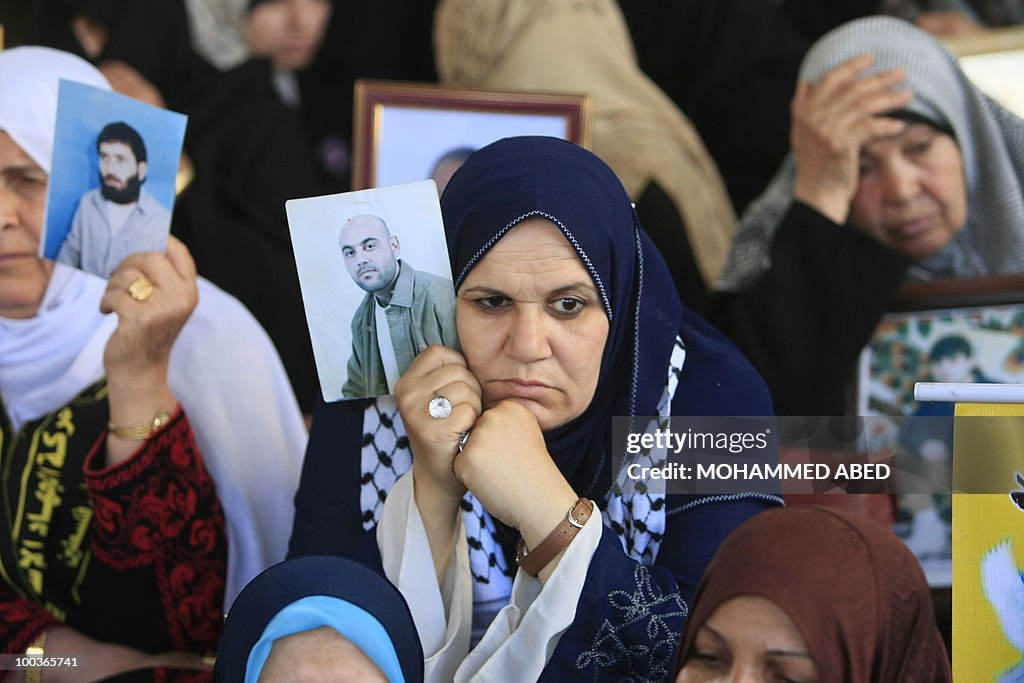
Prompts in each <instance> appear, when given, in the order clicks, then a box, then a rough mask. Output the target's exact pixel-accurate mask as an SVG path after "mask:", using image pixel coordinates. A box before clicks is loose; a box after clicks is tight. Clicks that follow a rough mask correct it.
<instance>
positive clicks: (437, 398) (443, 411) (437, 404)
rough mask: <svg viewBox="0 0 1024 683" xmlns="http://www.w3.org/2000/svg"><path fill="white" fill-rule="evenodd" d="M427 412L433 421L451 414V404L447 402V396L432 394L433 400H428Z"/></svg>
mask: <svg viewBox="0 0 1024 683" xmlns="http://www.w3.org/2000/svg"><path fill="white" fill-rule="evenodd" d="M427 411H428V412H429V413H430V417H432V418H434V419H435V420H443V419H445V418H446V417H448V416H449V415H451V414H452V402H451V401H449V400H448V397H447V396H442V395H441V394H434V398H432V399H430V403H428V404H427Z"/></svg>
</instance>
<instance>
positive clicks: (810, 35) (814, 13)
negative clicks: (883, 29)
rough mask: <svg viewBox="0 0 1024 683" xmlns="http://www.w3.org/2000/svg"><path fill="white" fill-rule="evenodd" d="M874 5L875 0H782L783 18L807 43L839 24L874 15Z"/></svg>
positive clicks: (875, 6) (877, 4)
mask: <svg viewBox="0 0 1024 683" xmlns="http://www.w3.org/2000/svg"><path fill="white" fill-rule="evenodd" d="M878 6H879V0H828V1H827V2H823V1H822V0H782V9H783V11H784V12H785V15H786V18H788V19H789V21H790V22H792V24H793V26H795V27H796V28H797V30H799V31H800V33H801V34H802V35H803V37H804V38H806V39H807V42H808V44H810V43H813V42H814V41H816V40H817V39H818V38H820V37H821V36H823V35H825V34H826V33H828V32H829V31H831V30H832V29H834V28H835V27H837V26H839V25H840V24H845V23H846V22H848V21H853V20H854V19H857V18H859V17H866V16H870V15H872V14H878ZM794 82H795V81H794Z"/></svg>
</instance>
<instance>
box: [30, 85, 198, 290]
mask: <svg viewBox="0 0 1024 683" xmlns="http://www.w3.org/2000/svg"><path fill="white" fill-rule="evenodd" d="M186 120H187V119H186V117H185V116H183V115H182V114H177V113H175V112H170V111H167V110H165V109H160V108H158V107H153V106H150V105H148V104H144V103H142V102H139V101H138V100H135V99H132V98H130V97H126V96H124V95H120V94H118V93H114V92H109V91H106V90H101V89H99V88H93V87H91V86H87V85H83V84H81V83H74V82H71V81H61V82H60V88H59V91H58V97H57V130H56V136H55V140H54V146H53V160H52V170H51V173H50V189H49V194H48V196H47V200H46V227H45V233H44V238H43V240H42V241H41V246H40V249H41V251H42V254H41V255H42V256H43V257H45V258H49V259H54V260H57V261H60V262H62V263H67V264H68V265H71V266H74V267H76V268H81V269H82V270H85V271H88V272H90V273H93V274H95V275H99V276H101V277H109V276H110V273H111V272H113V270H114V269H115V268H117V266H118V265H119V264H120V263H121V261H123V260H124V259H125V257H127V256H129V255H131V254H134V253H136V252H140V251H164V248H165V247H166V244H167V235H168V233H169V232H170V228H171V211H172V210H173V208H174V193H175V177H176V175H177V172H178V162H179V159H180V157H181V145H182V142H183V140H184V137H185V123H186Z"/></svg>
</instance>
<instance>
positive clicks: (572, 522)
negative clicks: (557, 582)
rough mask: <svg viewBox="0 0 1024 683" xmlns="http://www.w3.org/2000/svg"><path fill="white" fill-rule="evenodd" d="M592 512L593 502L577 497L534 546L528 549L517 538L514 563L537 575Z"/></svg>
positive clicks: (531, 574) (532, 574)
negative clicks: (545, 535)
mask: <svg viewBox="0 0 1024 683" xmlns="http://www.w3.org/2000/svg"><path fill="white" fill-rule="evenodd" d="M593 514H594V502H593V501H592V500H589V499H587V498H580V499H578V500H577V501H576V502H575V503H573V505H572V507H571V508H569V509H568V511H566V513H565V518H564V519H563V520H562V521H561V522H559V523H558V526H556V527H555V529H554V531H552V532H551V533H550V534H548V535H547V538H545V539H544V540H543V541H541V542H540V544H539V545H538V546H537V547H536V548H534V549H533V550H529V549H528V548H527V547H526V542H525V541H524V540H523V539H522V538H520V539H519V545H518V546H517V547H516V564H518V565H519V568H520V569H522V570H523V571H524V572H526V573H527V574H529V575H530V576H537V575H538V574H540V572H541V570H542V569H544V567H546V566H548V564H550V563H551V560H553V559H555V557H556V556H557V555H558V553H560V552H562V550H563V549H565V548H566V547H567V546H568V545H569V543H570V542H571V541H572V539H574V538H575V537H576V534H578V533H579V532H580V529H582V528H583V525H584V524H586V523H587V520H588V519H590V517H591V515H593Z"/></svg>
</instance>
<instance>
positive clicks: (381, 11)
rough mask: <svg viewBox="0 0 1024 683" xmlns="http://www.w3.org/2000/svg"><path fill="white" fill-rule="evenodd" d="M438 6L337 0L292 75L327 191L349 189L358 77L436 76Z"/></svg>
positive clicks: (426, 1)
mask: <svg viewBox="0 0 1024 683" xmlns="http://www.w3.org/2000/svg"><path fill="white" fill-rule="evenodd" d="M436 5H437V0H374V1H373V2H365V1H362V0H335V2H334V13H333V14H332V15H331V19H330V23H328V25H327V35H326V36H325V37H324V42H323V45H322V46H321V47H320V51H319V52H318V53H317V56H316V59H315V60H314V62H313V64H312V65H311V66H310V67H309V68H308V69H306V70H305V71H304V72H302V73H300V74H299V75H298V76H299V90H300V92H301V94H302V114H303V119H304V122H305V126H306V129H307V131H308V133H309V136H310V139H311V140H313V151H314V155H315V157H316V161H317V164H318V168H319V170H320V172H321V173H322V174H323V178H322V179H321V180H322V181H323V182H325V183H327V186H328V187H329V188H330V190H331V191H333V192H344V191H346V190H349V189H350V175H351V167H352V163H351V150H352V124H353V116H352V107H353V87H354V85H355V82H356V80H357V79H360V78H367V79H370V78H373V79H389V80H401V81H424V82H431V83H433V82H436V81H437V70H436V69H435V68H434V52H433V45H432V30H433V21H434V7H435V6H436Z"/></svg>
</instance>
